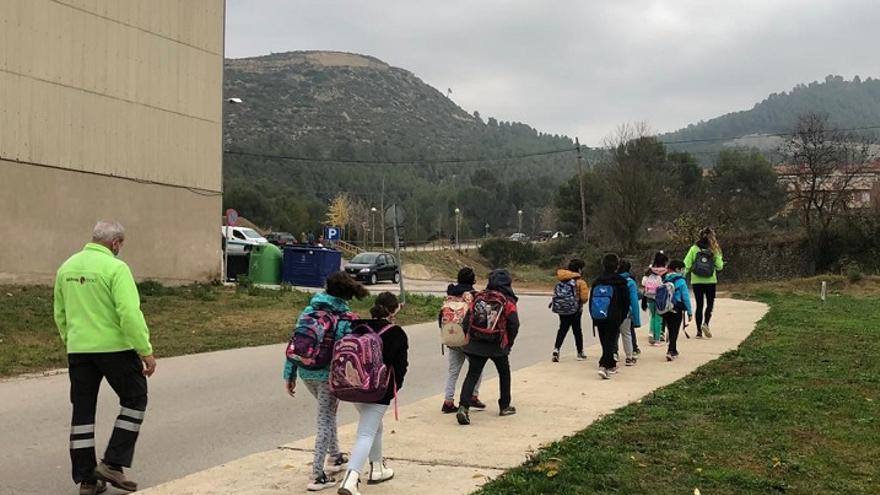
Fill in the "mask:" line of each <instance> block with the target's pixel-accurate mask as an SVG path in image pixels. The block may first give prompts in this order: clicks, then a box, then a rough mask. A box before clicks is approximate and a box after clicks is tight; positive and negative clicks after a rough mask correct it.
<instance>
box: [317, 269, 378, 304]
mask: <svg viewBox="0 0 880 495" xmlns="http://www.w3.org/2000/svg"><path fill="white" fill-rule="evenodd" d="M326 291H327V294H330V295H331V296H334V297H338V298H340V299H345V300H346V301H351V300H352V299H354V298H358V299H363V298H365V297H367V296H369V295H370V291H368V290H367V288H366V287H364V286H363V285H361V284H360V283H359V282H358V281H356V280H355V279H353V278H351V276H350V275H349V274H347V273H345V272H342V271H339V272H334V273H331V274H330V276H329V277H327V287H326Z"/></svg>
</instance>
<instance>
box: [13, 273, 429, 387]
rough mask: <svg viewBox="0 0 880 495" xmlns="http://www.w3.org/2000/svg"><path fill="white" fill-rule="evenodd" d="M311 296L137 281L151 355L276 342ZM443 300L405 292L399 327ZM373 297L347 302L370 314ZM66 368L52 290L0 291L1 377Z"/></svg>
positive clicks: (420, 319) (426, 317) (284, 336)
mask: <svg viewBox="0 0 880 495" xmlns="http://www.w3.org/2000/svg"><path fill="white" fill-rule="evenodd" d="M310 297H311V294H308V293H305V292H297V291H291V290H284V291H277V290H268V289H259V288H255V287H252V288H248V289H241V290H235V289H226V288H220V287H214V286H209V285H193V286H188V287H180V288H167V287H162V286H161V285H158V284H155V283H152V282H145V283H143V284H141V301H142V304H141V307H142V309H143V312H144V315H145V316H146V318H147V323H148V324H149V326H150V332H151V337H152V341H153V347H154V348H155V349H156V354H157V356H159V357H160V358H161V357H171V356H178V355H181V354H193V353H198V352H209V351H217V350H222V349H232V348H238V347H248V346H256V345H263V344H272V343H277V342H283V341H285V340H286V339H287V337H288V335H289V334H290V329H291V327H292V325H293V321H294V319H295V318H296V316H297V315H298V314H299V311H300V310H302V308H303V307H304V306H305V305H306V303H308V300H309V298H310ZM441 304H442V300H441V299H439V298H436V297H428V296H421V295H416V294H408V295H407V305H406V306H405V307H404V309H403V310H402V311H401V313H400V321H401V323H403V324H410V323H417V322H423V321H430V320H433V319H434V318H436V316H437V313H438V312H439V310H440V305H441ZM371 305H372V298H368V299H366V300H364V301H354V303H353V308H354V310H355V311H356V312H358V313H359V314H361V315H364V316H365V315H368V314H369V311H368V310H369V307H370V306H371ZM65 365H66V358H65V350H64V346H63V345H62V344H61V340H60V338H59V336H58V330H57V329H56V328H55V323H54V322H53V319H52V289H51V288H50V287H38V286H30V287H24V286H0V376H11V375H16V374H21V373H29V372H37V371H43V370H46V369H51V368H58V367H64V366H65Z"/></svg>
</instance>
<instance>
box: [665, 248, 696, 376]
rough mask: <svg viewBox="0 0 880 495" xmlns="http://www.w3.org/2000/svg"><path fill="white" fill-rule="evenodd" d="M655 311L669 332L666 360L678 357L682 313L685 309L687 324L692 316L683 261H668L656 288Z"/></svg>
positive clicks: (685, 324)
mask: <svg viewBox="0 0 880 495" xmlns="http://www.w3.org/2000/svg"><path fill="white" fill-rule="evenodd" d="M656 303H657V307H658V309H657V311H658V312H660V313H661V314H662V315H663V323H664V324H665V325H666V330H667V331H668V332H669V339H668V340H669V347H668V348H667V351H666V360H667V361H674V360H675V359H676V358H678V332H679V330H681V326H682V321H683V320H684V313H685V311H687V321H686V322H685V323H684V326H687V325H688V324H689V323H690V322H691V320H692V319H693V317H694V311H693V309H691V296H690V293H689V292H688V286H687V280H685V278H684V262H683V261H680V260H674V261H672V262H671V263H669V271H668V272H667V273H666V275H664V276H663V285H662V286H661V287H660V288H658V289H657V297H656Z"/></svg>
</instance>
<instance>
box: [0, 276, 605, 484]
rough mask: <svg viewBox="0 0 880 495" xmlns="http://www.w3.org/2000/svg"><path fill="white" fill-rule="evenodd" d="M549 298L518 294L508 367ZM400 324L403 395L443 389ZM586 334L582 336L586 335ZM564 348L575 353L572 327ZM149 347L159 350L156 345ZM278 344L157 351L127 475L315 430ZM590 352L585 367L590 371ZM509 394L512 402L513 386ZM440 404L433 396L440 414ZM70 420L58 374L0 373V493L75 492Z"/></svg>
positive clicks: (543, 331)
mask: <svg viewBox="0 0 880 495" xmlns="http://www.w3.org/2000/svg"><path fill="white" fill-rule="evenodd" d="M389 288H390V287H389ZM547 302H548V297H547V296H523V297H522V299H521V301H520V305H519V309H520V313H521V319H522V329H521V331H520V338H519V339H518V340H517V342H516V346H515V348H514V350H513V354H512V357H511V362H512V365H513V367H514V368H522V367H525V366H529V365H531V364H534V363H536V362H538V361H540V360H544V359H549V355H550V351H551V348H552V346H553V338H554V336H555V332H556V317H555V316H554V315H553V314H552V313H550V311H549V310H548V309H547ZM406 330H407V332H408V334H409V337H410V347H411V348H410V371H409V373H408V375H407V378H406V384H405V387H404V389H403V390H402V392H401V397H400V399H401V403H402V404H406V403H408V402H413V401H416V400H419V399H423V398H425V397H429V396H433V395H436V394H439V393H442V390H443V385H444V381H445V369H446V358H445V357H444V356H441V355H440V345H439V339H438V335H437V330H436V326H435V325H434V324H423V325H414V326H411V327H408V328H407V329H406ZM587 333H588V335H587V336H586V338H587V344H588V345H589V343H590V342H592V335H589V333H590V332H587ZM565 347H566V349H567V352H568V353H569V354H568V356H567V357H568V358H569V359H573V347H574V345H573V339H572V338H571V337H570V336H569V337H568V339H567V341H566V346H565ZM157 353H158V354H159V355H160V356H161V349H158V350H157ZM282 353H283V347H282V346H281V345H270V346H262V347H252V348H246V349H236V350H230V351H221V352H213V353H207V354H198V355H192V356H180V357H175V358H168V359H160V360H159V367H158V371H157V372H156V375H155V376H154V377H153V378H151V379H150V404H149V406H148V409H147V416H146V420H145V422H144V427H143V429H142V430H141V437H140V440H139V442H138V448H137V453H136V455H135V465H134V467H133V469H132V470H131V475H132V478H134V479H136V480H137V481H139V482H140V483H141V486H142V487H147V486H152V485H156V484H158V483H161V482H164V481H168V480H172V479H176V478H179V477H181V476H184V475H186V474H189V473H193V472H195V471H199V470H202V469H205V468H208V467H212V466H215V465H218V464H222V463H224V462H227V461H230V460H233V459H237V458H239V457H243V456H245V455H248V454H251V453H255V452H260V451H265V450H269V449H272V448H274V447H277V446H278V445H281V444H284V443H287V442H290V441H293V440H297V439H300V438H305V437H308V436H311V435H313V434H314V425H313V422H314V417H315V410H314V409H315V401H314V399H313V398H312V397H311V396H310V395H309V394H308V392H307V391H306V390H305V388H304V387H302V388H301V390H300V393H299V394H298V395H297V397H296V398H295V399H293V398H290V397H288V396H287V395H286V394H285V393H284V392H283V390H282V380H281V367H282V357H281V356H282ZM594 358H597V356H590V361H589V367H588V368H587V369H589V370H590V371H591V372H592V370H593V369H594V365H593V361H594ZM585 366H587V363H585ZM487 369H488V368H487ZM585 372H586V370H585ZM492 373H493V374H494V371H493V372H492ZM513 398H514V404H516V390H514V391H513ZM491 406H494V405H493V404H490V407H491ZM98 408H99V412H98V422H97V425H98V431H97V441H98V445H99V451H98V454H99V456H100V453H101V450H100V449H101V448H102V446H103V445H106V441H107V438H108V437H109V434H110V431H111V428H112V425H113V421H114V417H115V414H116V413H117V411H118V409H119V408H118V406H117V405H116V401H115V396H114V395H113V392H112V391H111V390H110V389H109V388H108V387H106V384H105V387H104V388H103V389H102V392H101V398H100V401H99V406H98ZM439 409H440V403H438V404H437V410H438V416H439V414H440V413H439ZM355 419H356V413H355V411H354V408H352V407H351V406H350V405H343V406H342V407H341V408H340V424H342V423H346V422H350V421H354V420H355ZM69 424H70V405H69V402H68V381H67V375H66V374H59V375H55V376H46V377H40V378H28V379H14V380H8V381H4V382H0V445H2V446H3V447H4V448H2V449H0V480H2V482H0V494H3V495H6V494H10V495H11V494H16V495H23V494H41V495H45V494H65V493H74V491H73V490H74V486H73V484H72V481H71V480H70V474H69V470H70V467H69V458H68V451H67V444H68V431H69V426H68V425H69Z"/></svg>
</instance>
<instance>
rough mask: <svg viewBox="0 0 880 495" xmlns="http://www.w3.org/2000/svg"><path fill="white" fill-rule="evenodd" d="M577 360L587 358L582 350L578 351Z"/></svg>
mask: <svg viewBox="0 0 880 495" xmlns="http://www.w3.org/2000/svg"><path fill="white" fill-rule="evenodd" d="M577 360H578V361H586V360H587V355H586V354H584V353H583V352H579V353H578V357H577Z"/></svg>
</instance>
